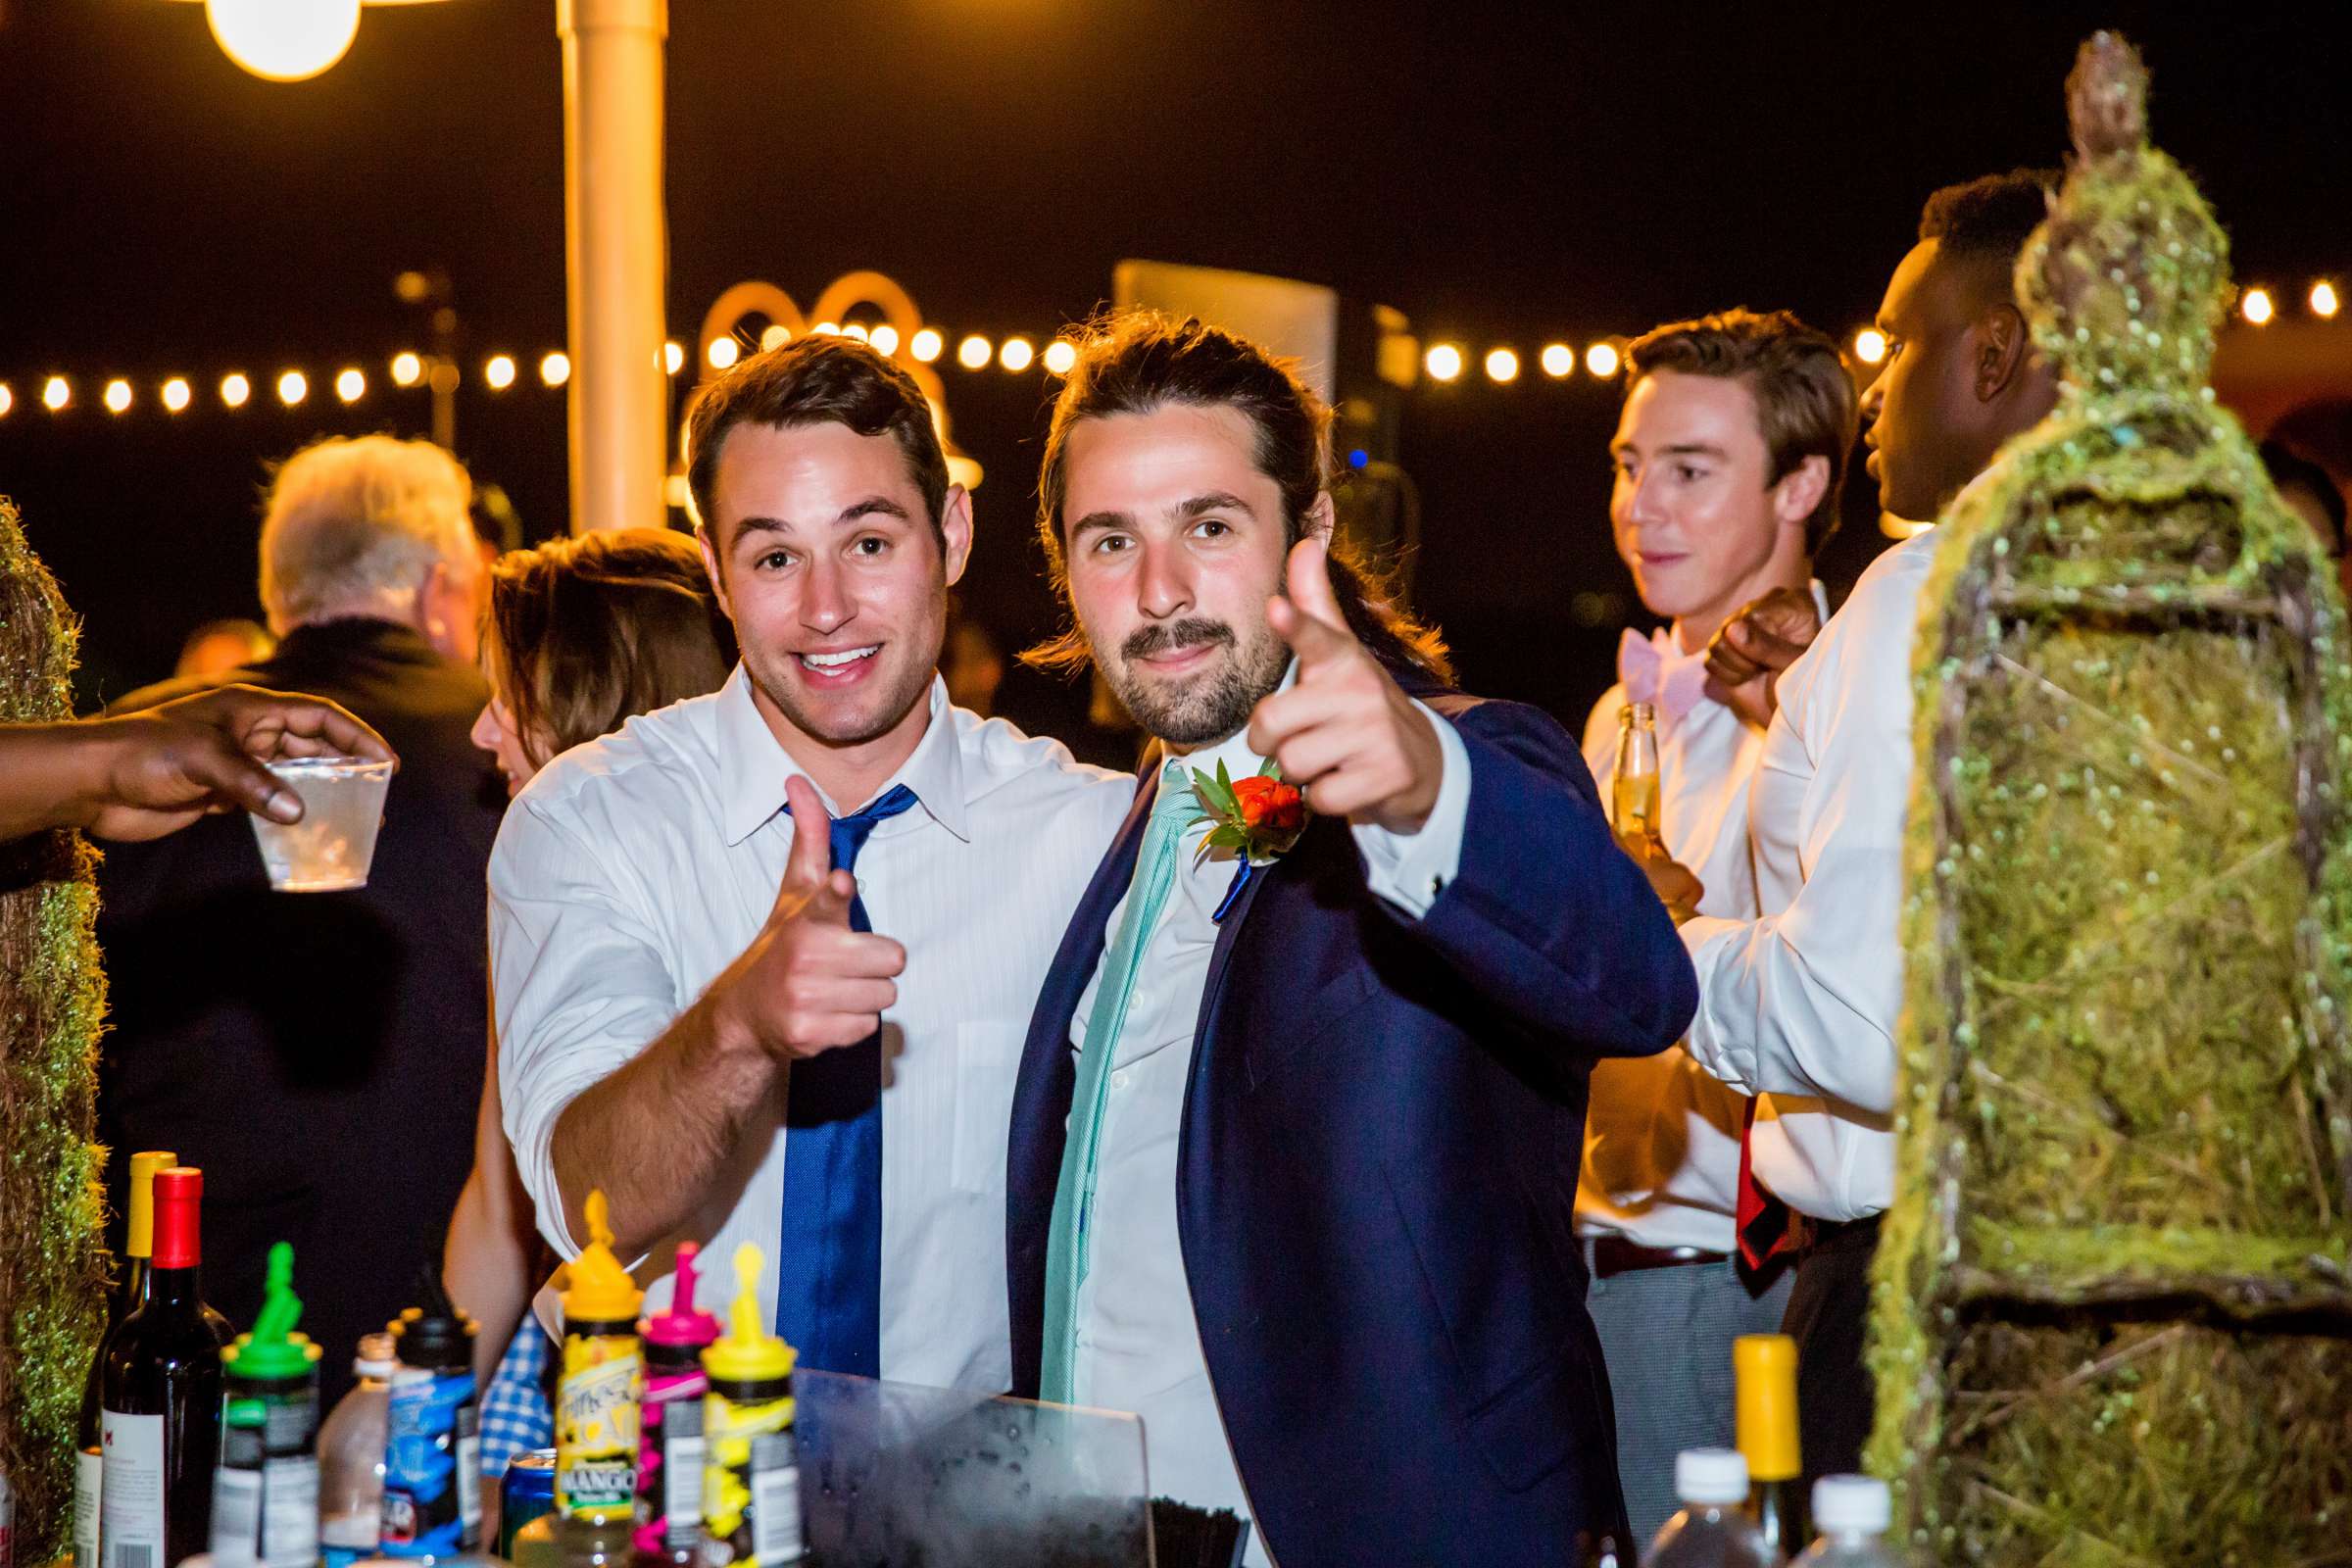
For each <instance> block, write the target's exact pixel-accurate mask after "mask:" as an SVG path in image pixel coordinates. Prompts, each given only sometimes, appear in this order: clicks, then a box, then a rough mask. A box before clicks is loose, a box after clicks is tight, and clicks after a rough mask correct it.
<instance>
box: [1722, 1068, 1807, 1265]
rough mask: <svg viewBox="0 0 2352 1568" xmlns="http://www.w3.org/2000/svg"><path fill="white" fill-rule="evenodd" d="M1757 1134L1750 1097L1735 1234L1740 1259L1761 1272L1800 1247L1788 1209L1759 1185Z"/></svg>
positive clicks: (1742, 1142)
mask: <svg viewBox="0 0 2352 1568" xmlns="http://www.w3.org/2000/svg"><path fill="white" fill-rule="evenodd" d="M1755 1131H1756V1102H1755V1097H1754V1096H1752V1095H1751V1096H1749V1097H1748V1102H1747V1118H1746V1120H1744V1121H1742V1122H1741V1123H1740V1201H1739V1211H1738V1212H1737V1213H1736V1214H1735V1215H1734V1216H1733V1220H1732V1234H1733V1235H1734V1236H1735V1237H1736V1238H1737V1239H1738V1240H1739V1244H1740V1261H1741V1262H1743V1263H1745V1264H1746V1265H1747V1266H1748V1268H1749V1269H1750V1270H1756V1269H1761V1268H1762V1267H1763V1266H1764V1265H1765V1264H1766V1263H1768V1262H1770V1261H1771V1260H1772V1259H1773V1258H1774V1257H1775V1256H1777V1255H1778V1254H1780V1253H1782V1252H1786V1251H1789V1250H1793V1249H1794V1248H1795V1246H1796V1237H1795V1236H1794V1234H1793V1233H1792V1232H1791V1231H1790V1229H1789V1205H1788V1204H1787V1203H1784V1202H1782V1201H1780V1200H1779V1199H1777V1198H1775V1197H1773V1196H1772V1194H1770V1193H1768V1192H1766V1191H1765V1190H1764V1188H1763V1187H1762V1186H1761V1185H1760V1184H1759V1183H1758V1182H1757V1181H1756V1172H1755V1166H1754V1164H1753V1162H1752V1161H1751V1159H1750V1157H1749V1151H1748V1146H1749V1144H1750V1143H1751V1142H1752V1141H1753V1140H1754V1137H1755Z"/></svg>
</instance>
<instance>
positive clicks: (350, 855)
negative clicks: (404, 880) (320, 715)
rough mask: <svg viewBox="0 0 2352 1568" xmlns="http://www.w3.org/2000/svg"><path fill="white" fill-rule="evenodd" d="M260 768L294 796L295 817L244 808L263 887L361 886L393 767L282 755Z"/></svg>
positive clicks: (318, 889) (324, 889)
mask: <svg viewBox="0 0 2352 1568" xmlns="http://www.w3.org/2000/svg"><path fill="white" fill-rule="evenodd" d="M267 765H268V766H269V769H270V772H271V773H273V774H275V775H276V776H277V778H278V779H280V780H281V781H282V782H283V783H284V784H285V785H286V787H287V788H288V789H291V790H292V791H293V792H294V793H295V794H296V795H298V796H300V797H301V798H302V820H301V821H299V822H273V821H271V820H270V818H268V817H266V816H259V815H253V814H252V813H250V812H249V813H247V814H248V815H249V816H251V818H252V821H253V836H254V839H255V841H256V842H257V843H259V844H260V845H261V850H262V864H263V865H264V866H266V867H267V868H268V869H269V872H270V886H271V887H273V888H275V889H277V891H279V892H280V893H339V892H344V891H346V890H348V889H351V888H364V887H366V886H367V885H368V865H369V864H370V863H371V862H372V861H373V860H374V858H375V833H376V829H377V828H378V827H380V826H382V824H383V820H384V791H385V789H386V788H388V787H389V786H390V784H391V782H392V767H393V764H392V763H390V762H370V761H367V760H363V759H360V758H356V757H288V758H281V759H279V760H276V761H273V762H270V763H269V764H267Z"/></svg>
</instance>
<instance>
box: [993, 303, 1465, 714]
mask: <svg viewBox="0 0 2352 1568" xmlns="http://www.w3.org/2000/svg"><path fill="white" fill-rule="evenodd" d="M1169 404H1182V405H1187V406H1190V407H1195V408H1223V409H1231V410H1233V411H1234V412H1235V413H1237V414H1240V415H1243V416H1245V417H1247V418H1248V419H1249V420H1250V425H1251V426H1252V427H1253V428H1254V429H1255V430H1256V432H1257V445H1256V452H1255V458H1256V462H1257V467H1258V471H1259V472H1261V473H1263V474H1264V475H1265V476H1266V477H1267V478H1269V479H1271V480H1273V481H1274V483H1275V485H1276V487H1277V488H1278V489H1280V491H1281V492H1282V512H1283V521H1284V523H1285V526H1286V536H1287V539H1288V541H1289V542H1290V543H1292V544H1296V543H1297V542H1298V541H1299V537H1300V536H1301V535H1302V534H1303V533H1304V531H1305V528H1306V516H1307V514H1308V513H1309V512H1311V511H1312V510H1314V505H1315V498H1316V497H1317V496H1319V495H1321V494H1322V493H1323V491H1324V489H1325V487H1326V483H1327V480H1326V477H1325V476H1326V474H1327V473H1328V471H1329V468H1330V458H1331V451H1330V447H1331V410H1330V409H1328V408H1326V407H1325V406H1324V403H1323V400H1322V399H1321V398H1319V397H1317V396H1315V394H1314V393H1313V392H1312V391H1311V390H1309V389H1308V387H1307V385H1306V383H1305V382H1303V381H1301V380H1299V375H1298V372H1297V370H1296V369H1295V368H1293V366H1292V364H1291V362H1290V361H1288V360H1284V359H1281V358H1279V357H1277V356H1275V355H1273V354H1270V353H1268V352H1267V351H1266V350H1264V349H1262V348H1259V347H1258V346H1257V345H1256V344H1254V343H1252V342H1250V341H1249V340H1248V339H1247V338H1243V337H1240V336H1237V335H1236V334H1234V333H1232V332H1228V331H1226V330H1225V329H1224V328H1223V327H1218V326H1210V325H1208V324H1206V323H1205V322H1203V321H1202V320H1201V319H1200V318H1198V317H1192V316H1188V317H1186V318H1184V319H1182V320H1178V319H1175V318H1174V317H1171V316H1166V315H1162V314H1161V313H1159V312H1157V311H1140V310H1139V311H1124V312H1119V313H1116V314H1113V315H1109V316H1105V317H1103V318H1101V319H1098V320H1096V321H1095V322H1094V323H1093V324H1092V325H1090V326H1089V327H1087V328H1086V329H1085V331H1084V332H1083V333H1082V334H1080V339H1079V342H1078V359H1077V362H1076V363H1075V364H1074V365H1072V366H1071V368H1070V373H1069V376H1068V378H1067V379H1066V380H1064V381H1063V382H1062V387H1061V395H1060V396H1059V397H1057V398H1055V399H1054V420H1053V423H1052V425H1051V426H1049V428H1048V429H1047V432H1046V456H1045V461H1044V463H1043V464H1042V465H1041V466H1040V467H1039V470H1038V476H1037V501H1038V509H1037V532H1038V538H1039V539H1040V541H1041V542H1043V544H1044V545H1045V548H1046V561H1047V563H1048V564H1050V565H1051V566H1052V568H1053V574H1054V587H1055V588H1057V589H1058V590H1060V592H1061V596H1062V601H1063V603H1064V604H1067V603H1068V602H1069V595H1070V571H1069V561H1068V559H1067V556H1066V553H1065V551H1064V547H1063V540H1062V515H1061V513H1062V505H1063V503H1064V502H1065V501H1066V500H1067V499H1068V495H1069V473H1068V465H1069V444H1070V431H1071V429H1072V427H1074V426H1075V425H1077V424H1078V423H1079V421H1081V420H1084V419H1105V418H1110V417H1114V416H1116V415H1121V414H1152V413H1154V412H1156V411H1158V410H1159V409H1162V408H1165V407H1166V406H1168V405H1169ZM1331 578H1332V588H1333V591H1334V593H1335V595H1336V596H1337V598H1338V599H1339V602H1340V609H1341V610H1342V612H1343V613H1345V614H1346V615H1347V617H1348V629H1349V630H1350V631H1352V632H1354V633H1355V635H1356V638H1357V639H1358V640H1359V641H1361V642H1362V643H1363V644H1364V646H1365V647H1367V648H1369V649H1370V650H1371V651H1372V653H1373V654H1374V655H1375V656H1376V657H1378V658H1379V659H1380V660H1381V661H1382V662H1384V663H1387V664H1389V665H1390V666H1391V667H1392V668H1397V667H1402V666H1407V665H1410V666H1415V667H1418V668H1419V669H1420V670H1421V671H1422V672H1423V673H1424V674H1426V675H1428V676H1431V677H1433V678H1435V679H1437V680H1439V681H1441V682H1445V683H1447V684H1450V683H1451V682H1452V680H1453V666H1452V664H1451V662H1449V661H1448V659H1447V657H1446V643H1445V640H1444V639H1443V638H1442V637H1441V636H1439V634H1438V631H1437V628H1435V627H1433V626H1426V625H1423V624H1422V623H1421V622H1420V621H1418V620H1415V619H1414V618H1413V617H1412V616H1411V615H1410V614H1409V613H1406V612H1405V610H1404V609H1403V607H1402V606H1401V605H1399V604H1397V602H1396V599H1395V597H1394V595H1393V593H1392V591H1391V590H1390V588H1389V586H1388V585H1387V584H1386V583H1384V582H1382V581H1381V580H1380V579H1379V577H1378V576H1377V575H1376V574H1375V573H1373V572H1372V571H1371V570H1370V568H1369V567H1368V566H1367V565H1366V564H1364V563H1362V562H1360V561H1357V560H1355V559H1353V556H1352V553H1351V552H1349V551H1348V548H1347V546H1346V544H1345V542H1344V541H1342V540H1339V539H1337V538H1335V539H1334V540H1333V541H1332V554H1331ZM1088 657H1089V655H1088V653H1087V646H1086V636H1085V633H1084V631H1083V630H1082V629H1081V628H1079V627H1078V626H1076V625H1072V626H1071V627H1070V628H1069V629H1067V630H1066V631H1064V632H1062V633H1061V635H1059V636H1058V637H1054V638H1053V639H1051V640H1049V641H1047V642H1044V643H1041V644H1039V645H1038V646H1037V647H1035V648H1032V649H1030V650H1029V651H1028V652H1026V653H1024V654H1022V655H1021V659H1022V662H1025V663H1028V664H1031V665H1033V666H1035V667H1037V668H1039V669H1076V668H1078V667H1080V666H1082V665H1083V664H1085V663H1086V662H1087V659H1088Z"/></svg>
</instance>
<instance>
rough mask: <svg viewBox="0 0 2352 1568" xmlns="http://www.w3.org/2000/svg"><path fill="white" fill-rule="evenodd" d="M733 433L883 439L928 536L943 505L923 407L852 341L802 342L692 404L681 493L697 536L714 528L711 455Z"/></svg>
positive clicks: (746, 364)
mask: <svg viewBox="0 0 2352 1568" xmlns="http://www.w3.org/2000/svg"><path fill="white" fill-rule="evenodd" d="M739 424H764V425H772V426H774V427H776V428H778V429H784V430H790V429H795V428H798V427H799V426H802V425H809V424H846V425H848V426H849V427H850V428H851V429H853V430H855V431H857V432H858V434H859V435H881V434H883V433H885V432H888V433H889V434H890V436H891V437H892V438H893V439H895V440H896V441H897V442H898V443H899V451H900V452H901V453H902V454H903V455H904V456H905V457H906V459H907V475H908V477H910V478H912V479H913V480H914V487H915V489H917V490H919V491H921V492H922V497H923V506H924V508H925V510H927V511H928V512H929V513H930V515H931V526H932V528H933V529H934V530H937V529H938V528H939V526H940V514H941V513H942V512H943V511H944V510H945V509H946V507H947V504H948V456H947V453H946V451H945V450H943V449H942V448H941V446H940V444H939V427H938V426H937V425H936V424H934V423H933V422H932V418H931V401H930V399H928V398H926V397H924V396H923V389H922V388H921V387H920V386H918V385H916V384H915V379H914V377H913V376H911V375H909V374H908V373H907V368H906V367H904V366H901V365H896V364H893V363H892V362H891V361H890V360H888V359H886V358H884V357H883V356H882V355H880V354H877V353H875V352H874V351H873V350H872V349H871V348H869V347H868V346H866V345H865V344H863V343H860V342H858V340H857V339H856V338H853V337H841V336H837V335H835V334H833V333H830V332H811V333H809V335H808V336H807V337H803V338H796V339H795V340H793V341H792V342H790V343H785V344H782V345H780V346H778V347H776V348H772V349H768V350H766V351H764V352H762V353H759V354H755V355H753V356H752V357H751V358H750V359H747V360H744V361H743V362H741V363H740V364H738V365H737V366H735V368H732V369H730V370H728V371H727V372H726V373H725V374H723V375H721V376H720V377H719V378H718V379H717V380H715V381H712V382H711V383H710V384H709V385H707V386H705V387H704V388H703V389H702V390H701V391H700V392H698V393H696V394H695V398H694V407H693V409H692V411H691V412H690V413H688V415H687V417H686V454H687V456H686V483H687V486H688V488H689V489H690V490H692V492H693V494H694V505H695V510H696V511H697V512H698V513H700V514H701V515H702V519H703V523H704V526H706V527H709V526H711V524H712V523H713V522H715V521H716V520H717V515H718V514H717V508H716V503H715V500H714V497H715V494H716V490H717V485H718V453H719V448H720V446H721V445H722V444H723V443H724V442H725V440H726V437H727V432H728V431H729V430H732V429H734V428H735V426H737V425H739Z"/></svg>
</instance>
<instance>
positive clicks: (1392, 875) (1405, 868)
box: [1351, 703, 1470, 920]
mask: <svg viewBox="0 0 2352 1568" xmlns="http://www.w3.org/2000/svg"><path fill="white" fill-rule="evenodd" d="M1413 707H1414V708H1416V709H1418V710H1419V711H1420V712H1421V716H1422V717H1424V718H1426V719H1428V720H1429V723H1430V727H1431V728H1432V729H1434V730H1436V731H1437V732H1438V753H1439V755H1440V756H1441V757H1442V758H1443V759H1444V772H1443V773H1442V774H1441V775H1440V777H1439V780H1438V799H1437V802H1436V804H1435V805H1433V806H1432V807H1431V808H1430V809H1429V820H1428V821H1426V822H1424V823H1422V824H1421V828H1420V831H1419V832H1416V833H1392V832H1390V831H1389V830H1388V829H1387V828H1383V827H1372V826H1367V825H1363V824H1354V825H1353V826H1352V828H1351V831H1353V833H1354V834H1355V847H1356V849H1357V850H1358V851H1359V852H1360V853H1361V854H1362V855H1363V858H1364V883H1365V885H1366V886H1367V887H1369V888H1370V889H1371V890H1372V891H1373V893H1375V894H1376V895H1378V896H1379V897H1381V898H1383V899H1385V900H1387V901H1388V902H1389V903H1390V904H1393V905H1395V906H1396V907H1397V908H1399V909H1401V910H1403V911H1404V912H1405V913H1406V914H1408V915H1411V916H1412V917H1413V918H1414V919H1416V920H1418V919H1420V918H1421V916H1423V915H1425V914H1427V913H1428V912H1429V907H1430V906H1431V905H1433V904H1435V903H1437V902H1438V895H1439V894H1441V893H1443V892H1445V891H1446V887H1447V885H1449V884H1450V883H1451V882H1452V881H1453V879H1454V878H1455V877H1456V876H1459V875H1460V874H1461V869H1462V828H1463V824H1464V823H1465V822H1467V821H1468V820H1469V816H1470V754H1469V752H1468V751H1467V750H1465V749H1464V747H1463V746H1462V738H1461V736H1459V735H1457V734H1455V733H1454V728H1453V726H1452V725H1451V724H1449V723H1447V722H1446V720H1445V719H1443V718H1441V717H1439V716H1438V714H1437V713H1436V712H1434V711H1432V710H1431V709H1430V708H1429V707H1428V706H1427V705H1426V704H1423V703H1415V704H1413Z"/></svg>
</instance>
